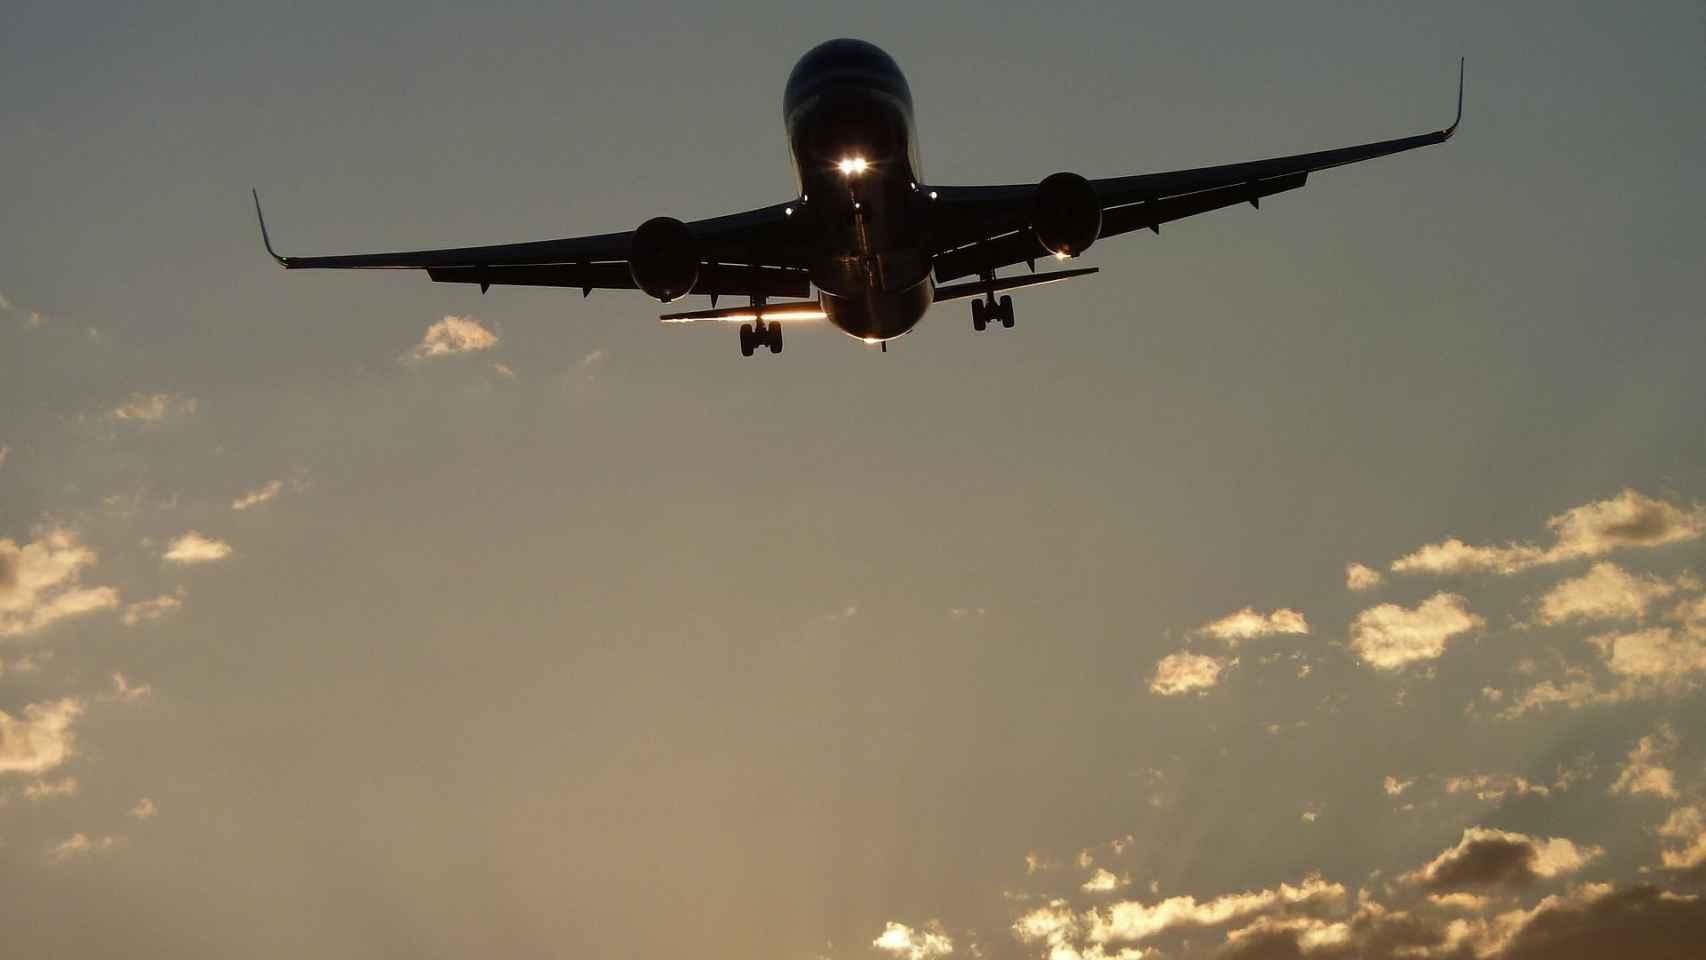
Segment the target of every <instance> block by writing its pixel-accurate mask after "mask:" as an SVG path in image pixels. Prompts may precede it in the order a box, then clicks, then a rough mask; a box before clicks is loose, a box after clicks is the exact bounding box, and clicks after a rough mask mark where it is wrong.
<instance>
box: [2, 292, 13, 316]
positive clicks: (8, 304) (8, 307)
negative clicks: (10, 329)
mask: <svg viewBox="0 0 1706 960" xmlns="http://www.w3.org/2000/svg"><path fill="white" fill-rule="evenodd" d="M14 309H15V308H14V307H13V306H12V301H10V300H8V299H6V291H4V290H0V310H4V311H6V312H7V313H11V312H12V311H13V310H14Z"/></svg>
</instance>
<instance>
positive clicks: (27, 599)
mask: <svg viewBox="0 0 1706 960" xmlns="http://www.w3.org/2000/svg"><path fill="white" fill-rule="evenodd" d="M96 559H97V557H96V554H95V551H93V550H91V549H89V548H88V547H86V546H84V545H82V544H81V543H79V542H78V541H77V538H76V536H75V535H73V534H72V533H71V532H70V531H68V530H64V529H56V530H50V531H48V532H46V533H42V534H39V535H38V536H37V539H35V540H34V541H32V542H30V543H26V544H24V545H23V546H22V547H20V546H18V545H17V543H15V542H14V541H12V540H3V539H0V638H3V637H16V636H22V635H24V634H27V633H34V632H36V631H38V630H41V629H44V628H46V627H48V626H50V625H52V624H54V623H58V622H59V621H61V620H67V619H70V618H72V617H78V616H82V615H84V614H87V613H93V612H95V611H97V610H108V609H111V608H113V607H116V606H118V602H119V594H118V591H117V590H115V589H113V588H112V587H85V586H82V585H81V583H80V581H81V579H82V575H83V571H84V570H85V569H87V568H89V567H91V566H93V565H94V564H95V561H96Z"/></svg>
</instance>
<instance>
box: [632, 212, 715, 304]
mask: <svg viewBox="0 0 1706 960" xmlns="http://www.w3.org/2000/svg"><path fill="white" fill-rule="evenodd" d="M628 273H629V274H630V275H631V276H633V278H634V286H636V287H639V288H640V289H641V290H644V291H645V292H646V294H647V295H648V296H650V297H651V298H652V299H654V300H661V301H663V302H664V303H668V302H670V301H671V300H679V299H681V298H682V297H684V296H686V295H687V293H688V291H690V290H692V289H693V284H694V283H696V282H697V281H698V280H699V249H698V245H697V244H695V243H694V242H693V231H691V230H689V229H687V224H685V223H682V222H681V221H680V220H677V219H675V218H674V217H653V218H651V219H650V220H647V221H646V222H645V223H642V224H640V228H639V229H638V230H635V231H634V236H633V239H632V240H630V241H629V247H628Z"/></svg>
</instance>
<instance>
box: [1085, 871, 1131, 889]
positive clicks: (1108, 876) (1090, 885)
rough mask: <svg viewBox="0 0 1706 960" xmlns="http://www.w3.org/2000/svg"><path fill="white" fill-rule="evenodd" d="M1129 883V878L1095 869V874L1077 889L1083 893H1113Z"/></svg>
mask: <svg viewBox="0 0 1706 960" xmlns="http://www.w3.org/2000/svg"><path fill="white" fill-rule="evenodd" d="M1129 883H1131V878H1130V877H1125V878H1121V877H1119V876H1116V875H1115V874H1114V872H1113V871H1112V870H1108V869H1107V868H1105V867H1097V868H1096V872H1095V873H1093V874H1091V875H1090V879H1088V880H1086V881H1084V883H1083V884H1082V885H1080V886H1079V888H1078V889H1080V890H1083V891H1084V892H1085V893H1113V892H1114V891H1115V890H1118V889H1119V888H1121V887H1123V886H1126V885H1127V884H1129Z"/></svg>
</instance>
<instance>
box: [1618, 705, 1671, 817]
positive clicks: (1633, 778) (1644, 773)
mask: <svg viewBox="0 0 1706 960" xmlns="http://www.w3.org/2000/svg"><path fill="white" fill-rule="evenodd" d="M1676 747H1677V738H1676V731H1675V730H1674V729H1672V727H1671V725H1670V724H1668V723H1666V724H1660V725H1659V728H1658V730H1656V731H1654V732H1653V733H1651V734H1649V735H1647V736H1645V737H1642V738H1641V739H1639V740H1637V741H1635V749H1633V750H1631V751H1629V760H1628V762H1627V763H1625V764H1624V765H1623V769H1622V771H1620V772H1619V773H1618V774H1617V781H1616V782H1615V783H1613V784H1612V785H1611V792H1612V793H1627V794H1631V795H1633V794H1639V793H1650V794H1652V795H1653V796H1655V797H1663V798H1665V799H1667V800H1674V799H1676V796H1677V792H1676V773H1675V771H1673V770H1671V769H1670V768H1669V767H1666V766H1665V765H1664V763H1665V759H1666V758H1667V757H1668V756H1669V755H1670V754H1671V753H1672V752H1674V751H1675V750H1676Z"/></svg>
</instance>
